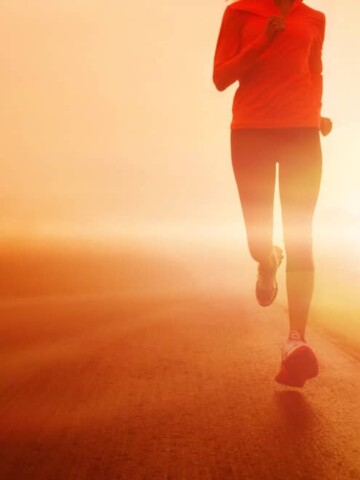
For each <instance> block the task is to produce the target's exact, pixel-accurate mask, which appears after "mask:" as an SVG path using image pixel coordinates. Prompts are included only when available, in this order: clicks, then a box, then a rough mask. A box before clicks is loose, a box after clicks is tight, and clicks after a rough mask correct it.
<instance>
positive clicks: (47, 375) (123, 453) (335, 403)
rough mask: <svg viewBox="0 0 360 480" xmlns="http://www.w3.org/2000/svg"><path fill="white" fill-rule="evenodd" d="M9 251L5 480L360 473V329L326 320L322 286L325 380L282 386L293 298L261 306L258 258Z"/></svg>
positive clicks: (77, 247)
mask: <svg viewBox="0 0 360 480" xmlns="http://www.w3.org/2000/svg"><path fill="white" fill-rule="evenodd" d="M200 247H201V248H200ZM2 252H3V255H2V272H3V273H2V278H1V291H2V295H3V300H2V302H1V305H0V315H1V344H2V346H1V362H0V379H1V380H0V382H1V390H0V478H1V480H17V479H19V480H25V479H26V480H32V479H34V480H45V479H49V480H50V479H51V480H57V479H59V480H60V479H61V480H64V479H66V480H72V479H84V480H85V479H86V480H87V479H89V480H92V479H94V480H102V479H103V480H113V479H114V480H115V479H124V480H158V479H159V480H162V479H164V480H165V479H167V480H170V479H174V480H175V479H179V480H193V479H194V480H196V479H201V480H207V479H209V480H218V479H219V480H222V479H226V480H228V479H229V480H232V479H238V480H246V479H253V480H258V479H265V480H266V479H269V480H282V479H284V480H285V479H286V480H287V479H288V478H294V479H303V480H312V479H314V480H315V479H316V480H318V479H321V480H323V479H324V480H326V479H334V480H335V479H336V480H339V479H341V480H347V479H348V480H356V479H360V440H359V435H358V432H359V431H360V414H359V408H358V398H359V394H360V368H359V363H358V361H357V360H356V358H357V352H358V350H357V345H358V343H359V338H357V339H354V338H350V337H346V335H344V336H343V337H341V336H339V334H338V332H336V331H334V330H332V329H331V328H330V329H325V330H324V327H323V325H324V324H325V323H326V322H324V318H322V319H320V321H317V319H316V318H315V317H316V315H315V313H316V314H317V313H319V315H320V314H321V315H324V317H330V316H331V315H333V316H335V317H336V315H337V312H336V311H334V309H333V306H331V307H330V308H328V309H327V307H326V302H323V301H322V303H321V301H320V300H321V298H322V297H321V295H324V294H323V293H321V292H322V291H320V290H319V293H317V296H316V302H317V303H316V302H315V303H316V305H314V311H315V313H313V315H312V320H311V324H312V327H311V328H310V329H309V334H308V340H309V342H311V344H312V345H313V347H314V348H315V350H316V351H317V353H318V356H319V361H320V376H319V377H318V378H317V379H315V380H312V381H311V382H308V384H307V385H306V386H305V387H304V388H303V389H299V390H294V389H287V388H284V387H281V386H279V385H277V384H276V383H275V382H274V375H275V374H276V372H277V369H278V366H279V360H280V355H279V347H280V345H281V342H282V341H283V339H284V337H285V335H286V331H287V327H286V303H285V296H284V292H283V290H282V291H281V292H280V295H279V298H278V300H277V302H276V304H275V305H274V306H272V307H271V308H270V309H262V308H260V307H258V306H257V305H256V303H255V301H254V298H253V283H254V277H255V271H254V266H253V265H252V263H251V261H250V260H249V259H248V258H247V257H245V256H244V257H241V256H240V255H239V256H237V255H236V254H235V255H234V253H233V252H232V251H230V250H229V249H219V248H211V247H209V246H208V248H205V249H204V247H203V246H199V245H198V246H195V247H194V246H192V248H189V246H187V247H185V246H184V245H183V246H182V247H179V246H178V247H177V248H176V249H174V246H173V245H168V244H166V243H164V244H163V245H158V248H157V249H154V247H153V246H152V247H151V248H150V247H149V249H144V246H143V244H142V243H132V244H126V245H124V244H119V245H117V246H114V245H112V246H111V245H106V244H92V245H91V244H89V243H77V244H72V245H71V244H70V245H69V244H66V243H59V242H58V243H56V244H51V242H47V243H44V242H39V243H37V245H35V246H34V245H32V246H29V245H25V244H23V245H22V246H21V245H16V246H14V245H13V246H12V247H11V249H9V248H7V249H6V248H5V247H3V249H2ZM319 275H320V274H319ZM336 279H337V280H339V281H340V278H339V275H336ZM279 281H280V284H281V285H282V282H283V273H281V274H280V278H279ZM330 284H331V285H332V287H331V288H333V286H334V284H333V283H331V282H328V284H327V285H328V289H329V288H330V287H329V285H330ZM321 285H322V286H323V288H325V283H321ZM335 294H336V291H335V290H331V292H330V297H331V298H332V299H333V300H334V298H335V297H336V295H335ZM336 298H337V300H336V301H337V303H338V304H339V305H341V300H343V301H344V298H340V297H339V296H338V297H336ZM333 303H334V302H333ZM333 303H332V304H331V305H333ZM315 307H316V308H315ZM356 308H357V306H356V304H354V306H353V309H352V310H351V309H350V308H349V311H350V310H351V313H352V314H353V315H355V314H357V313H358V312H359V311H360V310H357V311H356ZM354 312H355V313H354ZM335 320H336V319H335ZM335 320H334V323H336V321H335ZM319 325H320V326H321V325H322V326H321V327H319ZM345 340H347V341H345ZM356 342H358V343H356Z"/></svg>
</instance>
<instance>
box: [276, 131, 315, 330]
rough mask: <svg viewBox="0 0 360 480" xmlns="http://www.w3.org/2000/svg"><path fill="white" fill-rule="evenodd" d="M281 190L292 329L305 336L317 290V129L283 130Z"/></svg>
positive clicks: (280, 160) (280, 163)
mask: <svg viewBox="0 0 360 480" xmlns="http://www.w3.org/2000/svg"><path fill="white" fill-rule="evenodd" d="M279 144H280V145H281V155H280V159H279V191H280V199H281V206H282V217H283V228H284V241H285V249H286V254H287V266H286V287H287V297H288V308H289V322H290V331H292V330H296V331H297V332H298V333H299V334H300V335H301V336H302V337H304V335H305V328H306V323H307V319H308V314H309V309H310V304H311V300H312V295H313V289H314V259H313V245H312V220H313V214H314V211H315V207H316V203H317V198H318V194H319V189H320V181H321V172H322V153H321V144H320V137H319V132H318V130H316V129H310V128H303V129H295V128H294V129H287V130H284V131H283V132H281V140H280V143H279Z"/></svg>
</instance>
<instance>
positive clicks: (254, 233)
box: [213, 0, 332, 387]
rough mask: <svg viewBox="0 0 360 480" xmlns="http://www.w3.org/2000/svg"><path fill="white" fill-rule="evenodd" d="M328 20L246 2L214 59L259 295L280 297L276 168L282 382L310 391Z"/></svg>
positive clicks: (283, 4) (234, 12) (261, 299)
mask: <svg viewBox="0 0 360 480" xmlns="http://www.w3.org/2000/svg"><path fill="white" fill-rule="evenodd" d="M324 32H325V16H324V14H323V13H322V12H319V11H317V10H314V9H312V8H310V7H309V6H307V5H305V4H304V3H303V2H302V0H240V1H237V2H235V3H233V4H231V5H229V6H228V7H227V8H226V10H225V13H224V16H223V20H222V24H221V28H220V33H219V37H218V41H217V47H216V52H215V58H214V72H213V80H214V83H215V86H216V88H217V89H218V90H220V91H223V90H225V89H226V88H227V87H229V86H230V85H232V84H233V83H234V82H237V81H238V82H239V87H238V89H237V90H236V93H235V96H234V100H233V109H232V113H233V115H232V122H231V157H232V165H233V169H234V174H235V179H236V183H237V188H238V192H239V197H240V203H241V207H242V211H243V215H244V220H245V226H246V231H247V240H248V245H249V250H250V253H251V255H252V257H253V258H254V260H255V261H256V262H257V263H258V275H257V282H256V288H255V292H256V298H257V301H258V303H259V304H260V305H261V306H264V307H265V306H269V305H271V304H272V303H273V301H274V300H275V298H276V295H277V291H278V284H277V280H276V273H277V269H278V267H279V266H280V264H281V262H282V258H283V252H282V250H281V248H279V247H277V246H273V204H274V189H275V181H276V164H278V171H279V192H280V200H281V208H282V220H283V230H284V243H285V252H286V288H287V299H288V310H289V325H290V329H289V330H290V332H289V337H288V339H287V341H286V342H285V344H284V346H283V348H282V362H281V367H280V371H279V373H278V374H277V376H276V381H277V382H279V383H281V384H284V385H290V386H295V387H302V386H303V385H304V383H305V381H306V380H308V379H310V378H313V377H315V376H316V375H317V374H318V361H317V358H316V355H315V353H314V351H313V350H312V348H311V347H310V346H309V345H308V344H307V342H306V340H305V328H306V323H307V319H308V314H309V308H310V304H311V299H312V295H313V289H314V260H313V249H312V219H313V214H314V210H315V206H316V202H317V198H318V194H319V188H320V181H321V171H322V151H321V144H320V135H319V132H321V133H322V134H323V135H328V134H329V133H330V131H331V129H332V122H331V120H330V119H329V118H324V117H321V106H322V46H323V41H324Z"/></svg>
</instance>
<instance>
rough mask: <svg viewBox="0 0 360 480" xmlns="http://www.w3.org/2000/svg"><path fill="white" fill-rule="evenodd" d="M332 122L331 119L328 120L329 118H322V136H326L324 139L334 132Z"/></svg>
mask: <svg viewBox="0 0 360 480" xmlns="http://www.w3.org/2000/svg"><path fill="white" fill-rule="evenodd" d="M332 127H333V125H332V121H331V120H330V118H327V117H321V118H320V132H321V134H322V135H324V137H326V136H327V135H329V133H330V132H331V130H332Z"/></svg>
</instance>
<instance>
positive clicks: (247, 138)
mask: <svg viewBox="0 0 360 480" xmlns="http://www.w3.org/2000/svg"><path fill="white" fill-rule="evenodd" d="M231 158H232V165H233V170H234V175H235V179H236V184H237V188H238V192H239V197H240V203H241V207H242V211H243V215H244V221H245V227H246V233H247V240H248V246H249V250H250V253H251V256H252V257H253V258H254V260H256V261H257V262H258V263H259V264H264V265H266V263H267V262H268V261H269V256H270V254H271V252H272V248H273V246H272V241H273V207H274V190H275V179H276V152H275V148H274V142H273V136H272V132H271V131H269V130H266V129H238V130H232V131H231Z"/></svg>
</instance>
